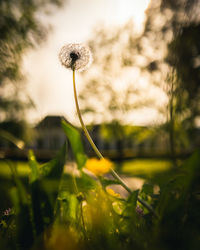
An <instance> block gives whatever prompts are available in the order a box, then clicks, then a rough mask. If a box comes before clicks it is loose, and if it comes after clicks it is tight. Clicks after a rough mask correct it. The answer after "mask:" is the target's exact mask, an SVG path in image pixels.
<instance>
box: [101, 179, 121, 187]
mask: <svg viewBox="0 0 200 250" xmlns="http://www.w3.org/2000/svg"><path fill="white" fill-rule="evenodd" d="M100 180H101V183H102V185H103V186H104V187H106V186H109V185H121V182H120V181H118V180H111V179H106V178H100Z"/></svg>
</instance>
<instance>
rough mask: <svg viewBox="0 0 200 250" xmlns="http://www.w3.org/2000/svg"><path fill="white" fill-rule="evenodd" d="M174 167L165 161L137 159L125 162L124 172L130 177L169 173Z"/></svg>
mask: <svg viewBox="0 0 200 250" xmlns="http://www.w3.org/2000/svg"><path fill="white" fill-rule="evenodd" d="M171 167H172V163H171V162H170V161H169V160H165V159H136V160H130V161H124V162H123V164H122V172H123V173H124V174H128V175H137V176H141V175H145V176H151V175H153V174H156V173H159V172H163V171H167V170H169V169H170V168H171Z"/></svg>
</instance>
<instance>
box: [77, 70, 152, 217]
mask: <svg viewBox="0 0 200 250" xmlns="http://www.w3.org/2000/svg"><path fill="white" fill-rule="evenodd" d="M73 88H74V99H75V103H76V110H77V114H78V118H79V120H80V123H81V127H82V129H83V131H84V133H85V136H86V137H87V139H88V141H89V143H90V145H91V146H92V148H93V150H94V151H95V153H96V154H97V156H98V157H99V159H103V158H104V157H103V155H102V154H101V153H100V152H99V150H98V148H97V147H96V145H95V144H94V142H93V140H92V138H91V137H90V134H89V133H88V130H87V128H86V126H85V124H84V122H83V119H82V116H81V112H80V108H79V104H78V97H77V93H76V82H75V70H73ZM111 174H112V176H113V177H114V178H115V179H117V180H118V181H119V182H120V184H121V186H123V187H124V188H125V189H126V190H127V191H128V192H129V193H132V191H131V189H130V188H129V187H128V186H127V185H126V183H125V182H124V181H123V180H122V179H121V177H120V176H119V175H118V174H117V173H116V172H115V170H114V169H112V168H111ZM138 201H139V202H140V203H141V204H142V205H143V206H144V207H146V208H147V209H148V210H149V211H151V212H152V213H153V214H154V215H156V216H157V214H156V212H155V211H154V209H153V208H152V207H151V206H150V205H149V204H148V203H146V202H145V201H144V200H142V199H141V198H139V197H138Z"/></svg>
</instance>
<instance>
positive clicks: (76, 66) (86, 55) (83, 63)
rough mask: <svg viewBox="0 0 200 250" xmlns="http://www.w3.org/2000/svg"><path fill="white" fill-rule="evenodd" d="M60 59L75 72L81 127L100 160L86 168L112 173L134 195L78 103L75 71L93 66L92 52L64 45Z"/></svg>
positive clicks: (77, 106)
mask: <svg viewBox="0 0 200 250" xmlns="http://www.w3.org/2000/svg"><path fill="white" fill-rule="evenodd" d="M59 59H60V62H61V64H62V65H64V66H65V67H66V68H69V69H71V70H72V71H73V88H74V99H75V104H76V110H77V114H78V118H79V121H80V123H81V127H82V129H83V131H84V133H85V135H86V137H87V139H88V141H89V143H90V145H91V147H92V148H93V150H94V151H95V153H96V155H97V156H98V157H99V160H97V159H94V158H93V159H89V160H88V161H87V162H86V166H85V167H86V168H87V169H88V170H89V171H91V172H93V173H94V174H95V175H104V174H106V173H108V172H109V171H110V172H111V174H112V175H113V177H114V178H115V179H117V180H118V181H119V182H120V183H121V185H122V186H123V187H124V188H125V189H126V190H127V191H128V192H129V193H132V191H131V189H130V188H129V187H128V186H127V185H126V183H125V182H124V181H123V180H122V179H121V177H120V176H119V175H118V174H117V173H116V172H115V171H114V170H113V168H112V163H111V162H110V161H109V160H107V159H105V158H104V157H103V155H102V154H101V152H100V151H99V150H98V148H97V147H96V145H95V143H94V142H93V140H92V138H91V137H90V134H89V133H88V130H87V128H86V126H85V124H84V122H83V119H82V116H81V112H80V108H79V103H78V95H77V92H76V82H75V71H76V70H79V71H83V70H85V69H86V68H88V66H89V65H90V64H91V62H92V54H91V52H90V49H89V48H88V47H86V46H84V45H82V44H79V43H70V44H67V45H64V46H63V47H62V48H61V50H60V53H59ZM138 201H139V202H140V203H141V204H143V205H144V206H145V207H146V208H147V209H149V210H150V211H152V212H153V213H154V214H155V211H154V210H153V208H152V207H151V206H150V205H149V204H147V203H146V202H145V201H143V200H142V199H140V198H139V197H138Z"/></svg>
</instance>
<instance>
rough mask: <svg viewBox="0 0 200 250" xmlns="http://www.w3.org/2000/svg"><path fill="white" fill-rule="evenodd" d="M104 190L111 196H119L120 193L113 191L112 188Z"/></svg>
mask: <svg viewBox="0 0 200 250" xmlns="http://www.w3.org/2000/svg"><path fill="white" fill-rule="evenodd" d="M106 192H107V193H108V194H109V195H111V196H113V197H116V198H120V194H118V193H115V191H114V190H113V189H112V188H106Z"/></svg>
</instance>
